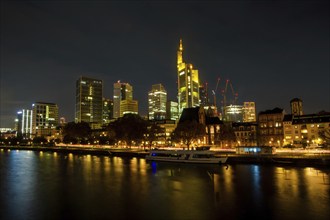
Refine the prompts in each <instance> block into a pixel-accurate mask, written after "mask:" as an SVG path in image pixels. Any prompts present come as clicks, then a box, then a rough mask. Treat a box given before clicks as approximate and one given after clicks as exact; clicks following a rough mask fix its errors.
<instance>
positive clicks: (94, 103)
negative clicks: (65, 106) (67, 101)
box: [75, 76, 103, 128]
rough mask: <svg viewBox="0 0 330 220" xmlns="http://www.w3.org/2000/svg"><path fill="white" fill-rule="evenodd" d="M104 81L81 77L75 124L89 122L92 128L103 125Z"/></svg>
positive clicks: (78, 82)
mask: <svg viewBox="0 0 330 220" xmlns="http://www.w3.org/2000/svg"><path fill="white" fill-rule="evenodd" d="M102 98H103V83H102V80H98V79H92V78H87V77H83V76H81V77H80V78H79V79H78V80H77V82H76V112H75V122H76V123H77V122H87V123H89V124H90V125H91V127H92V128H94V127H95V128H96V127H100V126H101V125H102V117H103V115H102Z"/></svg>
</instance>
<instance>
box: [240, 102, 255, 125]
mask: <svg viewBox="0 0 330 220" xmlns="http://www.w3.org/2000/svg"><path fill="white" fill-rule="evenodd" d="M256 121H257V120H256V105H255V103H254V102H244V103H243V122H256Z"/></svg>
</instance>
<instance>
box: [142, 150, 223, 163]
mask: <svg viewBox="0 0 330 220" xmlns="http://www.w3.org/2000/svg"><path fill="white" fill-rule="evenodd" d="M145 158H146V160H149V161H165V162H178V163H204V164H224V163H226V161H227V159H228V157H216V156H215V152H213V151H209V150H152V151H150V153H149V154H148V155H147V156H146V157H145Z"/></svg>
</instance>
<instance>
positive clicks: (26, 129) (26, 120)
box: [16, 109, 33, 138]
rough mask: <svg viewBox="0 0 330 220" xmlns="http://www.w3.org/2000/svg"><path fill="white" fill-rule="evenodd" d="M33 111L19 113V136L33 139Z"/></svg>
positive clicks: (17, 124) (17, 119) (17, 126)
mask: <svg viewBox="0 0 330 220" xmlns="http://www.w3.org/2000/svg"><path fill="white" fill-rule="evenodd" d="M32 118H33V113H32V110H28V109H22V110H21V111H19V112H17V118H16V131H17V136H21V137H24V138H31V135H32Z"/></svg>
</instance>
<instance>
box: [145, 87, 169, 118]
mask: <svg viewBox="0 0 330 220" xmlns="http://www.w3.org/2000/svg"><path fill="white" fill-rule="evenodd" d="M166 101H167V92H166V90H165V88H164V86H163V85H162V84H155V85H152V87H151V91H149V92H148V116H149V120H162V119H165V118H166Z"/></svg>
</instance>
